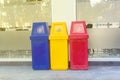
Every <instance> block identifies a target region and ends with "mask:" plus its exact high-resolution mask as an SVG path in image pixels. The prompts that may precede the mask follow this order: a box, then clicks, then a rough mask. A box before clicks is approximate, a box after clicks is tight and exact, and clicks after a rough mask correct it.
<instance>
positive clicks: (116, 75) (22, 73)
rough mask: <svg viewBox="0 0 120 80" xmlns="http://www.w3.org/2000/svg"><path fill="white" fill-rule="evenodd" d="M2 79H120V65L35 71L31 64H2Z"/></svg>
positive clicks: (0, 72)
mask: <svg viewBox="0 0 120 80" xmlns="http://www.w3.org/2000/svg"><path fill="white" fill-rule="evenodd" d="M0 80H120V66H90V67H89V70H87V71H80V70H79V71H71V70H68V71H51V70H42V71H41V70H39V71H33V70H32V69H31V66H0Z"/></svg>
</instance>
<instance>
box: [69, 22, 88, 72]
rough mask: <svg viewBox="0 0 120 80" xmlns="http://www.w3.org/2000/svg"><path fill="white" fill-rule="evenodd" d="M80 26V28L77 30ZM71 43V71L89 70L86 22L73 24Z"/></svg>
mask: <svg viewBox="0 0 120 80" xmlns="http://www.w3.org/2000/svg"><path fill="white" fill-rule="evenodd" d="M79 24H80V25H79ZM79 26H80V28H77V27H79ZM74 28H76V29H77V30H76V29H74ZM79 29H80V30H79ZM83 30H84V31H83ZM69 42H70V69H73V70H84V69H88V34H87V32H86V25H85V22H84V21H76V22H72V26H71V32H70V36H69Z"/></svg>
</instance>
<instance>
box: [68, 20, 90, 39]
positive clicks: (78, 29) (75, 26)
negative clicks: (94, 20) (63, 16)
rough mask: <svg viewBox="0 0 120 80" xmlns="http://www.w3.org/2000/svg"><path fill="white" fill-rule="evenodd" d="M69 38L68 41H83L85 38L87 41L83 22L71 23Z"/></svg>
mask: <svg viewBox="0 0 120 80" xmlns="http://www.w3.org/2000/svg"><path fill="white" fill-rule="evenodd" d="M69 38H70V39H85V38H86V39H87V38H88V34H87V30H86V23H85V21H74V22H72V24H71V30H70V36H69Z"/></svg>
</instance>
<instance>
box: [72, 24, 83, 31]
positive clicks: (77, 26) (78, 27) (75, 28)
mask: <svg viewBox="0 0 120 80" xmlns="http://www.w3.org/2000/svg"><path fill="white" fill-rule="evenodd" d="M72 33H85V29H84V25H83V24H82V23H76V24H73V29H72Z"/></svg>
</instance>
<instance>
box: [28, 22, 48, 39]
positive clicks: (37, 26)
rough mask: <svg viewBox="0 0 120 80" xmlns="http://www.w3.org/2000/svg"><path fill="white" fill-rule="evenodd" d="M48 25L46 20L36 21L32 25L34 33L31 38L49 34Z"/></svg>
mask: <svg viewBox="0 0 120 80" xmlns="http://www.w3.org/2000/svg"><path fill="white" fill-rule="evenodd" d="M48 34H49V32H48V25H47V23H46V22H34V23H33V25H32V33H31V37H30V38H42V37H43V36H48Z"/></svg>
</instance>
